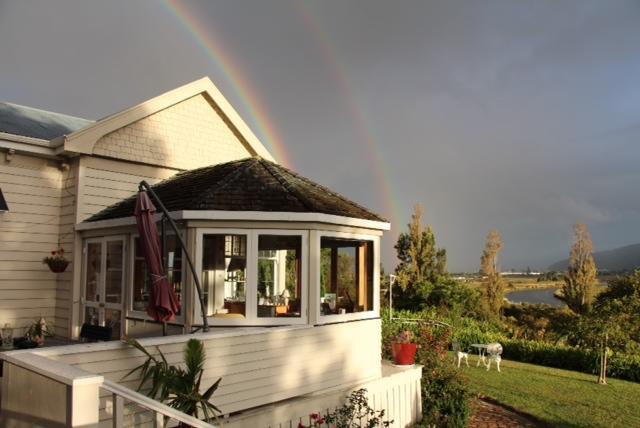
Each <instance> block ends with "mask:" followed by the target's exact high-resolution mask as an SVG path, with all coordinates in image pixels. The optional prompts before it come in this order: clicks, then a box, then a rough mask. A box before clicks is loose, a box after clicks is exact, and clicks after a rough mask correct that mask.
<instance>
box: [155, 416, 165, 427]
mask: <svg viewBox="0 0 640 428" xmlns="http://www.w3.org/2000/svg"><path fill="white" fill-rule="evenodd" d="M153 428H164V415H163V414H162V413H160V412H154V417H153Z"/></svg>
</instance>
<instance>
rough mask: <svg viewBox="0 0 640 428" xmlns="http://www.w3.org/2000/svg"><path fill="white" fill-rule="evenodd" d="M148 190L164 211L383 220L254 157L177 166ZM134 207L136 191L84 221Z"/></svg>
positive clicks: (124, 213)
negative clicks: (179, 168)
mask: <svg viewBox="0 0 640 428" xmlns="http://www.w3.org/2000/svg"><path fill="white" fill-rule="evenodd" d="M131 190H132V192H135V191H136V190H137V189H135V188H132V189H131ZM153 190H154V191H155V192H156V193H157V195H158V196H159V198H160V200H161V201H162V203H163V204H164V205H165V206H166V208H167V209H168V210H169V211H181V210H213V211H218V210H220V211H266V212H305V213H306V212H312V213H322V214H333V215H338V216H345V217H353V218H359V219H365V220H373V221H381V222H386V220H385V219H384V218H382V217H380V216H379V215H377V214H375V213H373V212H371V211H369V210H368V209H366V208H364V207H363V206H361V205H358V204H356V203H355V202H352V201H350V200H349V199H347V198H345V197H343V196H341V195H339V194H337V193H335V192H332V191H331V190H329V189H327V188H326V187H323V186H321V185H319V184H317V183H315V182H313V181H311V180H309V179H307V178H305V177H302V176H300V175H298V174H296V173H295V172H293V171H291V170H289V169H287V168H285V167H283V166H281V165H278V164H276V163H273V162H270V161H267V160H265V159H262V158H258V157H254V158H246V159H242V160H238V161H233V162H227V163H223V164H219V165H214V166H209V167H204V168H199V169H195V170H191V171H186V172H182V173H179V174H177V175H175V176H173V177H171V178H169V179H167V180H164V181H162V182H160V183H158V184H156V185H155V186H153ZM134 207H135V195H134V196H132V197H130V198H128V199H125V200H124V201H122V202H119V203H117V204H115V205H112V206H111V207H108V208H105V209H104V210H102V211H101V212H99V213H97V214H95V215H94V216H92V217H91V218H89V219H88V220H87V221H90V222H92V221H98V220H108V219H114V218H121V217H129V216H132V215H133V209H134Z"/></svg>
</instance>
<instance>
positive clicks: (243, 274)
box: [201, 234, 247, 318]
mask: <svg viewBox="0 0 640 428" xmlns="http://www.w3.org/2000/svg"><path fill="white" fill-rule="evenodd" d="M201 278H202V288H203V289H204V294H205V296H204V297H205V305H206V307H207V314H208V315H210V316H218V317H225V318H238V317H244V316H245V315H246V307H245V301H246V299H245V297H246V296H245V292H246V288H245V287H246V278H247V237H246V235H222V234H220V235H218V234H216V235H204V236H203V244H202V276H201Z"/></svg>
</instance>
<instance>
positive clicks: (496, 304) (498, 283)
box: [480, 229, 504, 315]
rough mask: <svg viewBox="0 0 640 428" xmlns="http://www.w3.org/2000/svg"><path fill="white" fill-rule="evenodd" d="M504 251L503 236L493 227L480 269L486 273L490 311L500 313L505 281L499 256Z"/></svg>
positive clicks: (487, 300)
mask: <svg viewBox="0 0 640 428" xmlns="http://www.w3.org/2000/svg"><path fill="white" fill-rule="evenodd" d="M501 251H502V238H501V237H500V233H498V231H497V230H495V229H493V230H491V231H490V232H489V234H488V235H487V241H486V243H485V246H484V251H483V252H482V257H481V258H480V270H481V272H482V275H484V290H485V300H486V303H487V308H488V310H489V312H490V313H492V314H494V315H500V310H501V309H502V302H503V300H504V281H503V280H502V276H501V275H500V269H499V264H498V258H499V256H500V252H501Z"/></svg>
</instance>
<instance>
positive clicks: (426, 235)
mask: <svg viewBox="0 0 640 428" xmlns="http://www.w3.org/2000/svg"><path fill="white" fill-rule="evenodd" d="M422 214H423V210H422V207H421V206H420V205H416V206H415V207H414V212H413V214H412V215H411V223H409V224H408V232H405V233H401V234H400V236H399V237H398V241H397V243H396V245H395V249H396V251H397V254H398V259H399V260H400V264H399V265H398V266H397V268H396V274H397V276H398V279H397V281H398V284H399V285H400V286H401V287H402V288H403V289H406V288H410V287H415V286H416V285H418V284H423V283H425V282H429V283H431V284H435V283H436V282H437V281H438V279H439V278H440V277H442V276H445V275H446V274H447V267H446V264H447V252H446V250H445V249H443V248H441V249H438V248H436V240H435V236H434V234H433V230H432V229H431V227H430V226H427V227H425V226H424V225H423V224H422Z"/></svg>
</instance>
